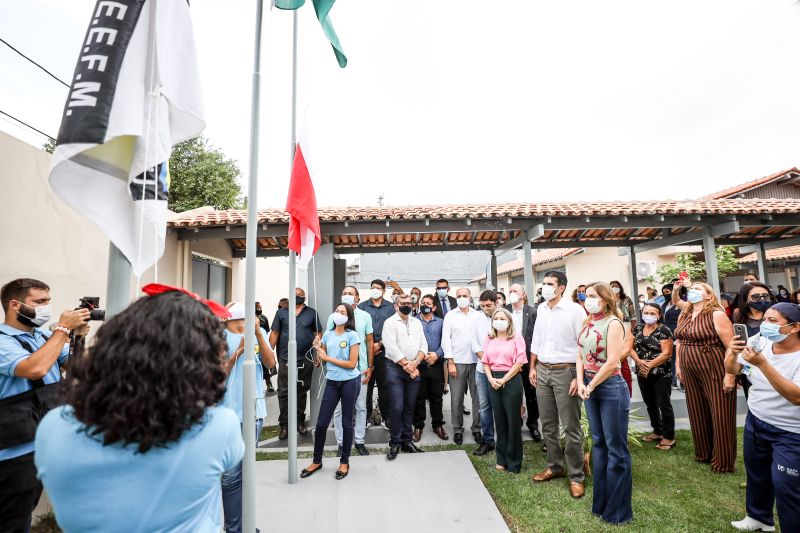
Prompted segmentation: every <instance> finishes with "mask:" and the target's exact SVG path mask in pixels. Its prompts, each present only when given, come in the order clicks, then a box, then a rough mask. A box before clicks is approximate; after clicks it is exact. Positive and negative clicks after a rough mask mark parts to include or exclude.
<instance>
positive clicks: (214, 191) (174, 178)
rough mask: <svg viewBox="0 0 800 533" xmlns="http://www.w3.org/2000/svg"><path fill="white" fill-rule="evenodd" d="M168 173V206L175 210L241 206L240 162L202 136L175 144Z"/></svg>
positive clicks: (239, 207)
mask: <svg viewBox="0 0 800 533" xmlns="http://www.w3.org/2000/svg"><path fill="white" fill-rule="evenodd" d="M169 173H170V178H171V181H170V186H169V208H170V209H171V210H173V211H175V212H181V211H188V210H189V209H195V208H198V207H203V206H206V205H209V206H212V207H215V208H217V209H241V208H242V207H243V206H244V200H243V198H242V187H241V185H240V184H239V175H240V172H239V165H238V164H237V163H236V161H234V160H232V159H229V158H228V157H227V156H225V154H223V153H222V151H220V150H219V149H217V148H215V147H213V146H211V145H209V143H208V139H206V138H204V137H196V138H194V139H189V140H188V141H184V142H182V143H180V144H176V145H175V147H174V148H173V149H172V156H171V157H170V159H169Z"/></svg>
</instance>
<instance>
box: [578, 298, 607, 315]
mask: <svg viewBox="0 0 800 533" xmlns="http://www.w3.org/2000/svg"><path fill="white" fill-rule="evenodd" d="M583 307H585V308H586V310H587V311H589V312H590V313H599V312H600V311H602V310H603V308H602V307H601V306H600V298H597V297H596V296H587V297H586V300H585V301H584V302H583Z"/></svg>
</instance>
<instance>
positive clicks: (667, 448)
mask: <svg viewBox="0 0 800 533" xmlns="http://www.w3.org/2000/svg"><path fill="white" fill-rule="evenodd" d="M677 445H678V443H677V442H676V441H674V440H672V441H666V442H664V441H663V440H662V441H661V442H659V443H658V444H656V448H658V449H659V450H664V451H665V452H668V451H670V450H671V449H672V448H674V447H675V446H677Z"/></svg>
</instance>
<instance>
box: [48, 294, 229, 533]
mask: <svg viewBox="0 0 800 533" xmlns="http://www.w3.org/2000/svg"><path fill="white" fill-rule="evenodd" d="M146 289H148V291H147V292H149V293H151V294H153V295H152V296H146V297H144V298H141V299H139V300H137V301H136V302H134V303H133V304H131V305H130V306H129V307H128V308H127V309H125V310H124V311H122V312H121V313H120V314H118V315H116V316H114V317H113V318H111V319H110V320H108V321H107V322H106V323H105V324H104V325H103V326H102V327H101V328H100V329H99V330H98V332H97V335H96V336H95V338H94V343H93V345H92V346H90V347H89V349H88V351H87V352H86V353H85V354H84V355H82V356H80V357H78V358H77V359H76V360H74V361H72V362H71V365H70V369H69V374H68V376H67V379H66V382H65V386H66V391H65V392H66V396H65V397H66V405H64V406H62V407H59V408H56V409H53V410H52V411H50V413H48V415H47V416H45V417H44V419H43V420H42V422H41V424H40V426H39V430H38V432H37V434H36V459H35V460H36V467H37V469H38V472H39V477H40V478H41V480H42V483H43V484H44V486H45V488H46V489H47V493H48V495H49V496H50V499H51V501H52V503H53V509H54V510H55V514H56V520H57V521H58V524H59V526H61V529H62V530H64V531H66V532H71V531H203V532H212V531H213V532H215V533H216V532H218V531H219V530H220V524H221V523H222V516H221V513H220V511H221V509H222V499H221V490H220V478H221V476H222V474H223V472H225V471H227V470H230V469H232V468H234V467H235V466H236V465H237V464H238V463H239V462H240V461H241V460H242V457H243V455H244V443H243V441H242V435H241V429H240V427H239V419H238V417H237V416H236V414H235V413H234V412H233V411H231V410H230V409H227V408H225V407H220V406H219V403H220V402H221V400H222V397H223V395H224V394H225V378H226V376H225V371H224V370H223V367H222V359H223V357H224V354H225V352H226V345H225V339H224V337H223V332H222V322H220V320H219V318H220V317H225V316H227V311H226V310H225V308H224V307H222V306H220V305H219V304H215V303H207V302H202V301H199V300H198V299H197V298H196V296H194V295H191V294H190V293H186V291H182V290H179V289H172V288H170V287H163V286H155V287H153V286H148V287H146ZM210 307H211V308H210ZM212 309H213V312H212ZM215 313H216V314H217V316H215Z"/></svg>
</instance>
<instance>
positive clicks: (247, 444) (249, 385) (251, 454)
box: [242, 0, 263, 533]
mask: <svg viewBox="0 0 800 533" xmlns="http://www.w3.org/2000/svg"><path fill="white" fill-rule="evenodd" d="M262 11H263V0H256V36H255V49H254V53H253V94H252V109H251V115H250V178H249V184H248V187H247V233H246V241H245V242H246V253H245V257H246V259H245V272H246V276H245V289H244V290H245V297H244V305H245V321H244V357H245V360H244V364H243V365H242V367H243V372H242V379H244V387H243V391H242V430H243V432H242V437H243V438H244V450H245V452H244V460H243V462H242V531H245V532H247V533H253V532H255V531H256V438H257V435H256V362H255V344H256V332H255V326H256V244H257V242H256V241H257V235H256V232H257V230H258V135H259V115H260V107H261V106H260V104H261V99H260V92H261V19H262Z"/></svg>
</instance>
